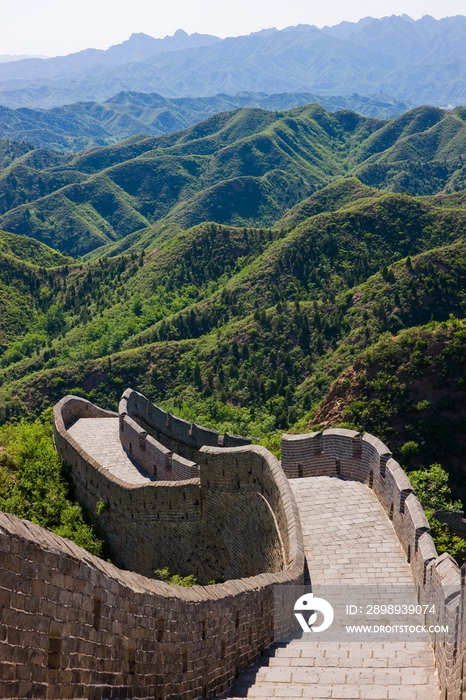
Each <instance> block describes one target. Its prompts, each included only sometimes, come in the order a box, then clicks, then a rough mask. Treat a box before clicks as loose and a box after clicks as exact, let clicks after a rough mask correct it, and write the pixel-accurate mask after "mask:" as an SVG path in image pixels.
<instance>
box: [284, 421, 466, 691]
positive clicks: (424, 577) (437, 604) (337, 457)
mask: <svg viewBox="0 0 466 700" xmlns="http://www.w3.org/2000/svg"><path fill="white" fill-rule="evenodd" d="M282 467H283V470H284V472H285V474H287V476H288V478H290V479H293V478H300V477H308V476H333V477H340V478H344V479H353V480H355V481H361V482H363V483H365V484H367V486H368V487H370V488H371V489H373V490H374V493H375V494H376V496H377V498H378V499H379V501H380V503H381V504H382V506H383V507H384V509H385V512H386V513H387V515H388V517H389V518H390V520H392V522H393V527H394V529H395V532H396V534H397V535H398V538H399V540H400V542H401V544H402V546H403V549H404V551H405V553H406V558H407V560H408V562H409V563H410V565H411V570H412V572H413V578H414V582H415V584H416V585H417V588H418V600H419V602H420V603H421V604H423V605H426V606H427V609H428V612H427V614H426V625H427V626H428V627H430V628H432V629H433V630H434V631H433V632H432V633H431V634H432V638H433V639H432V641H433V647H434V653H435V658H436V663H437V668H438V672H439V678H440V682H441V687H442V693H443V698H444V700H463V697H464V690H465V689H464V681H463V678H464V676H465V670H466V669H465V666H466V658H465V653H466V585H465V581H466V565H465V566H463V568H462V570H461V571H460V569H459V568H458V564H457V563H456V561H455V560H454V559H453V558H452V557H451V556H450V555H449V554H442V555H441V556H440V557H439V556H438V554H437V550H436V548H435V544H434V541H433V539H432V537H431V535H430V528H429V523H428V522H427V518H426V516H425V514H424V510H423V508H422V506H421V504H420V503H419V501H418V499H417V498H416V496H415V495H414V492H413V488H412V486H411V483H410V481H409V479H408V476H407V475H406V474H405V472H404V471H403V469H402V468H401V467H400V465H399V464H398V462H396V461H395V460H394V459H393V458H392V454H391V452H390V450H389V449H388V447H387V446H386V445H384V444H383V442H381V441H380V440H378V439H377V438H376V437H374V436H373V435H369V434H368V433H366V434H365V435H361V434H360V433H357V432H355V431H353V430H344V429H335V430H325V431H324V432H323V433H309V434H307V435H283V437H282ZM445 627H446V628H448V631H443V629H442V628H445Z"/></svg>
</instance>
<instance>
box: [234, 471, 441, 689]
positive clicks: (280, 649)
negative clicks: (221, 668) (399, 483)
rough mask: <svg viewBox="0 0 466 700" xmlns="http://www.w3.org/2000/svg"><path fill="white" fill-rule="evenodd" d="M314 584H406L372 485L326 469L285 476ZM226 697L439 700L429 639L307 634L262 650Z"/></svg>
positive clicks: (407, 576)
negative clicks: (324, 638) (326, 473)
mask: <svg viewBox="0 0 466 700" xmlns="http://www.w3.org/2000/svg"><path fill="white" fill-rule="evenodd" d="M290 484H291V487H292V490H293V493H294V496H295V498H296V502H297V504H298V509H299V514H300V518H301V525H302V529H303V539H304V549H305V553H306V559H307V564H308V571H309V573H310V579H311V581H312V583H313V584H314V585H316V584H323V585H330V586H332V585H339V586H344V585H345V584H346V585H348V586H353V587H354V586H358V585H361V586H367V585H373V584H374V583H375V584H382V585H383V584H384V582H386V583H388V584H390V585H401V586H402V585H411V586H412V584H413V578H412V574H411V569H410V567H409V565H408V563H407V562H406V556H405V554H404V551H403V549H402V547H401V544H400V542H399V540H398V537H397V536H396V534H395V531H394V529H393V526H392V523H391V522H390V520H389V519H388V517H387V516H386V514H385V511H384V510H383V508H382V506H381V505H380V503H379V501H378V500H377V498H376V497H375V495H374V494H373V492H372V491H371V490H370V489H369V488H368V487H367V486H365V485H364V484H361V483H358V482H354V481H345V480H342V479H338V478H330V477H310V478H304V479H291V480H290ZM226 697H228V698H260V699H261V700H267V699H268V698H288V699H291V700H294V699H295V698H308V699H309V700H318V699H321V698H330V699H331V700H344V699H345V700H348V699H349V698H350V699H354V700H439V684H438V677H437V671H436V669H435V663H434V654H433V649H432V645H431V643H430V640H429V639H428V638H426V640H425V641H416V642H401V641H392V642H379V641H378V642H371V641H364V642H356V641H350V642H344V643H341V642H333V641H332V642H314V641H313V642H309V641H307V640H293V641H291V642H289V643H288V644H280V645H276V646H275V647H272V648H271V649H269V650H267V651H266V652H265V653H264V654H263V655H262V657H261V658H260V659H259V660H258V661H257V663H256V664H255V665H254V666H251V667H250V668H248V669H245V670H244V671H242V672H241V673H240V675H239V676H238V679H237V680H236V682H235V683H234V685H233V686H232V687H231V688H230V691H229V693H228V694H227V696H226Z"/></svg>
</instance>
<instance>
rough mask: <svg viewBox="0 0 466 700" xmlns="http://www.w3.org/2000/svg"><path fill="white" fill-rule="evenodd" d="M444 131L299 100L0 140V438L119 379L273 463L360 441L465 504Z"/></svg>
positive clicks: (432, 117) (465, 270) (459, 113)
mask: <svg viewBox="0 0 466 700" xmlns="http://www.w3.org/2000/svg"><path fill="white" fill-rule="evenodd" d="M465 134H466V131H465V120H464V110H462V109H459V108H458V109H456V110H453V111H443V110H439V109H435V108H427V107H426V108H418V109H416V110H413V111H411V112H409V113H407V114H405V115H402V116H401V117H399V118H397V119H395V120H392V121H389V122H387V121H380V120H376V119H372V118H366V117H362V116H359V115H356V114H354V113H351V112H340V113H336V114H330V113H328V112H326V111H325V110H324V109H323V108H321V107H319V106H316V105H310V106H307V107H302V108H298V109H295V110H292V111H290V112H287V113H282V114H275V113H271V112H267V111H264V110H259V109H243V110H239V111H234V112H231V113H230V112H227V113H225V114H221V115H218V116H216V117H212V118H210V119H208V120H207V121H205V122H202V123H200V124H198V125H196V126H193V127H191V128H189V129H188V130H186V131H184V132H181V133H178V134H173V135H167V136H163V137H144V138H143V137H141V138H136V139H131V140H129V141H127V142H124V143H123V144H119V145H114V146H109V147H106V148H101V149H93V150H91V151H86V152H82V153H78V154H76V155H60V154H58V153H56V152H53V151H46V150H42V149H34V148H32V149H31V148H26V147H24V146H22V145H21V144H15V143H8V144H3V150H2V151H0V153H1V154H2V158H3V161H2V162H3V167H2V170H1V171H0V187H1V188H2V189H1V192H2V196H1V199H0V206H1V207H3V209H2V216H1V220H0V221H1V225H2V227H3V228H4V229H7V230H6V231H3V232H1V233H0V314H1V319H2V321H1V334H0V421H1V422H2V423H4V424H5V425H6V428H5V430H6V431H7V432H6V433H5V435H8V436H9V437H8V440H9V441H10V443H11V444H16V443H15V442H14V440H15V439H16V438H14V436H13V433H8V430H10V428H8V426H11V425H13V424H14V423H16V422H17V421H19V420H21V419H22V418H27V420H28V421H30V420H31V419H33V418H38V417H40V416H41V415H43V412H44V411H45V410H46V409H48V408H49V407H50V406H51V405H53V404H54V403H55V402H56V401H57V400H59V399H60V398H62V397H63V396H64V395H65V394H67V393H74V394H77V395H80V396H84V397H86V398H89V399H90V400H91V401H93V402H95V403H98V404H99V405H101V406H104V407H106V408H115V407H116V406H117V403H118V400H119V397H120V395H121V392H122V390H123V389H125V388H126V387H127V386H131V387H134V388H136V389H138V390H140V391H142V392H143V393H144V394H146V395H147V396H148V397H149V398H150V399H151V400H153V401H155V402H157V403H159V404H162V405H163V406H164V407H165V408H167V409H169V410H171V411H173V412H174V413H176V414H177V415H181V416H183V417H185V418H187V419H189V420H196V421H197V422H199V423H204V424H206V425H208V426H212V427H217V428H219V429H220V430H224V429H226V430H228V431H231V432H234V433H248V434H250V435H252V436H254V437H257V438H258V439H260V440H262V442H263V443H264V444H266V445H267V446H269V447H271V448H272V449H274V450H277V449H278V446H279V437H280V435H281V433H282V432H283V431H303V430H309V429H311V428H313V427H317V428H322V427H327V426H331V425H346V426H351V427H355V428H357V429H358V430H367V431H370V432H372V433H374V434H376V435H378V436H379V437H381V438H382V439H383V440H385V441H386V442H387V443H388V444H389V445H390V447H391V448H392V449H393V450H394V453H395V456H396V457H397V458H398V459H399V460H400V461H401V463H402V464H403V466H405V467H406V468H408V469H412V468H418V467H422V466H425V467H428V466H429V465H430V464H432V463H434V462H439V463H441V464H442V465H443V467H444V468H446V469H447V470H448V471H449V473H450V475H451V484H452V486H453V489H454V492H455V495H456V496H460V497H462V498H465V497H466V493H465V492H464V490H463V486H462V483H463V481H464V464H463V462H464V460H463V455H464V421H465V416H464V415H463V414H464V410H463V406H464V404H465V400H466V384H465V379H464V370H465V367H464V357H465V351H464V342H465V338H466V329H465V322H466V321H465V319H466V241H465V230H466V206H465V203H466V192H465V191H464V189H463V180H462V178H463V172H464V171H463V152H464V139H465ZM354 174H357V175H358V177H355V176H354ZM41 188H42V191H41ZM18 198H22V200H23V201H22V202H21V203H19V201H18ZM45 242H48V243H49V244H51V245H53V246H54V247H55V248H58V249H59V250H60V251H61V252H58V251H57V250H54V249H53V248H51V247H47V245H45ZM82 253H88V255H87V258H86V259H82V258H77V257H76V256H78V255H80V254H82ZM41 426H42V427H41ZM11 430H13V428H11ZM21 430H23V428H21ZM34 430H37V431H38V434H39V433H40V434H41V435H42V434H45V433H44V431H45V432H46V428H45V427H44V425H43V424H42V423H41V424H36V427H35V428H34ZM25 434H26V433H25ZM1 439H2V435H0V440H1ZM44 439H45V438H44ZM5 441H6V438H5ZM10 443H8V444H10ZM5 459H6V458H5ZM8 459H9V458H8ZM12 459H13V458H12ZM15 459H16V458H15ZM17 463H18V464H19V462H14V460H13V462H11V464H17ZM0 466H1V463H0ZM5 468H6V469H7V472H8V469H9V468H7V467H5ZM15 469H16V467H14V466H13V467H12V468H11V470H10V472H8V473H7V474H6V476H5V474H4V475H3V476H2V477H1V478H2V479H3V481H1V483H0V499H1V498H6V496H5V493H7V492H6V491H5V489H11V488H13V487H12V486H11V484H13V483H17V482H15V481H14V479H15V477H14V474H15ZM17 469H20V467H17ZM0 476H1V474H0ZM24 478H25V479H26V476H25V477H24ZM12 479H13V481H11V480H12ZM18 483H19V482H18ZM15 488H16V487H15ZM57 488H58V486H57ZM60 488H62V489H63V488H65V487H64V486H63V485H62V486H61V487H60ZM2 489H3V491H2ZM65 490H66V489H65ZM8 493H9V491H8ZM15 493H16V492H15ZM2 494H3V495H2ZM18 498H20V496H18ZM20 501H21V499H20ZM20 501H15V503H16V505H15V508H16V507H17V508H19V505H18V503H20ZM12 507H13V506H12ZM63 507H64V506H63ZM15 512H16V511H15ZM66 512H67V511H66V509H65V510H64V511H63V513H66ZM60 513H61V511H60ZM75 515H76V514H75ZM78 515H79V514H78ZM78 515H76V518H77V519H72V522H71V521H70V522H71V525H69V527H70V528H71V530H72V531H73V532H75V533H78V532H80V533H81V534H80V535H79V537H82V538H83V539H84V540H85V539H86V538H91V540H92V542H94V544H92V545H89V546H92V547H94V548H96V547H99V546H100V544H99V543H98V542H97V540H98V537H97V540H95V537H96V535H95V533H94V534H92V533H89V532H88V531H87V530H85V529H84V530H83V529H82V528H83V527H84V525H83V524H82V522H81V520H80V518H81V516H80V515H79V517H78ZM34 517H35V516H34ZM37 517H39V516H37ZM41 517H42V516H41ZM70 517H71V516H70ZM73 517H74V516H73ZM60 518H61V519H60ZM63 518H65V515H63ZM63 518H62V515H60V514H58V515H57V516H56V518H55V521H54V522H55V525H54V527H55V528H56V530H57V531H61V530H60V528H62V527H65V524H64V522H65V521H64V520H63ZM66 518H68V515H66ZM66 518H65V520H66ZM73 536H74V535H73ZM75 536H76V537H78V534H76V535H75ZM92 538H94V539H92ZM91 540H89V541H91ZM96 542H97V544H96Z"/></svg>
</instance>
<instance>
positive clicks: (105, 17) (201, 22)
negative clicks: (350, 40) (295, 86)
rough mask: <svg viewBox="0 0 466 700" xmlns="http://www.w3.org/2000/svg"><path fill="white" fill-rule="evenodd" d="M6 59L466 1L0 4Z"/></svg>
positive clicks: (41, 0)
mask: <svg viewBox="0 0 466 700" xmlns="http://www.w3.org/2000/svg"><path fill="white" fill-rule="evenodd" d="M0 8H1V19H2V21H1V23H0V54H13V55H15V54H29V55H37V54H40V55H46V56H57V55H64V54H68V53H73V52H75V51H80V50H82V49H86V48H90V47H92V48H98V49H107V48H108V47H109V46H111V45H113V44H119V43H120V42H122V41H124V40H125V39H128V37H129V36H130V35H131V34H132V33H133V32H144V33H145V34H149V35H151V36H153V37H164V36H166V35H167V34H170V35H171V34H173V33H174V32H175V31H176V30H177V29H184V30H185V31H187V32H188V34H191V33H193V32H199V33H203V34H215V35H216V36H220V37H222V38H223V37H225V36H239V35H241V34H249V33H250V32H254V31H259V30H260V29H264V28H268V27H277V29H283V28H284V27H287V26H290V25H295V24H299V23H303V24H315V25H316V26H318V27H322V26H324V25H326V24H328V25H334V24H338V23H339V22H342V21H343V20H347V21H351V22H355V21H357V20H359V19H361V18H362V17H366V16H368V15H369V16H371V17H384V16H386V15H391V14H397V15H400V14H403V13H406V14H408V15H410V16H411V17H412V18H413V19H419V18H420V17H422V16H423V15H426V14H429V15H432V16H433V17H435V18H437V19H439V18H441V17H448V16H452V15H458V14H466V0H441V1H440V0H351V1H350V0H325V1H324V2H322V0H234V2H231V0H228V1H226V0H171V2H167V1H166V0H163V1H161V0H131V2H128V0H79V2H78V0H14V2H13V1H12V0H0Z"/></svg>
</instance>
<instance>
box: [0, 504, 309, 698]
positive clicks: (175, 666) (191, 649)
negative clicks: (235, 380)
mask: <svg viewBox="0 0 466 700" xmlns="http://www.w3.org/2000/svg"><path fill="white" fill-rule="evenodd" d="M292 517H294V518H295V520H296V521H297V511H296V513H293V516H292ZM301 545H302V543H301ZM290 551H292V557H293V558H292V560H290V562H289V566H288V568H287V571H286V572H281V573H275V574H262V575H260V576H256V577H253V578H251V579H243V580H241V581H231V582H227V583H225V584H220V585H216V586H212V587H207V588H203V587H201V586H195V587H193V588H179V587H173V586H168V585H166V584H164V583H162V582H159V581H154V580H150V579H148V578H144V577H143V576H140V575H138V574H135V573H133V572H127V571H122V570H120V569H117V568H116V567H115V566H113V565H111V564H107V563H106V562H104V561H102V560H101V559H98V558H97V557H93V556H92V555H90V554H89V553H87V552H85V551H84V550H82V549H80V548H79V547H77V546H76V545H75V544H73V543H72V542H69V541H68V540H65V539H63V538H61V537H58V536H57V535H54V534H52V533H50V532H48V531H46V530H43V529H42V528H40V527H38V526H36V525H33V524H31V523H29V522H26V521H21V520H18V519H17V518H15V517H14V516H11V515H7V514H4V513H0V603H1V605H2V606H3V610H2V619H1V624H0V697H2V698H11V699H15V700H20V699H21V700H23V699H24V698H26V697H33V698H36V699H39V698H60V699H61V700H64V699H65V698H79V699H81V698H82V699H86V700H103V699H104V698H107V699H108V700H117V698H129V697H131V698H133V700H139V699H140V700H142V699H143V698H144V699H146V698H147V699H149V698H150V700H169V699H171V700H173V699H174V698H177V699H179V700H193V699H195V698H201V697H205V696H207V695H213V696H216V695H220V694H221V693H223V692H225V691H226V689H227V688H228V686H229V685H230V684H231V683H232V681H233V680H234V678H235V677H236V675H237V674H238V672H239V670H240V669H241V668H244V667H246V666H248V665H250V664H251V663H252V662H253V661H254V659H255V658H256V656H257V655H258V654H259V653H260V652H261V651H263V650H264V649H265V648H266V647H267V646H269V645H270V644H271V642H272V639H273V588H274V586H275V585H278V586H281V585H287V584H290V583H291V584H293V583H297V582H298V581H300V580H301V578H302V569H303V553H302V548H300V543H299V541H298V538H295V540H294V542H293V543H292V547H291V550H290Z"/></svg>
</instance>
